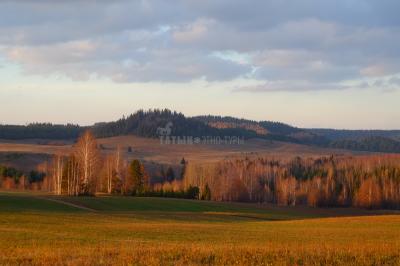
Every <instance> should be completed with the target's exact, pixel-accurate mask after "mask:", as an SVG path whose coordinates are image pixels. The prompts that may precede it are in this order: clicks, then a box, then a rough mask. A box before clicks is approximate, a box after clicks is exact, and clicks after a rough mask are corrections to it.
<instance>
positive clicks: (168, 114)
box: [0, 109, 400, 152]
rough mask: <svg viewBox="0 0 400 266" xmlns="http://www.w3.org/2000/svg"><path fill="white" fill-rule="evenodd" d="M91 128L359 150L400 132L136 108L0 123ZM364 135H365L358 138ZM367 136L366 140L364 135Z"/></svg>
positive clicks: (391, 145)
mask: <svg viewBox="0 0 400 266" xmlns="http://www.w3.org/2000/svg"><path fill="white" fill-rule="evenodd" d="M87 129H90V130H91V131H92V132H93V133H94V135H95V136H97V137H113V136H120V135H137V136H141V137H150V138H157V137H159V136H160V131H159V130H160V129H161V130H163V129H165V130H166V131H164V132H169V133H170V134H171V135H172V136H190V137H200V138H202V137H222V138H223V137H225V136H230V137H239V138H242V139H250V138H263V139H266V140H276V141H283V142H292V143H299V144H307V145H317V146H322V147H331V148H341V149H350V150H359V151H374V152H400V148H399V146H400V142H399V141H397V140H400V133H399V132H400V131H398V130H397V131H396V130H387V131H385V130H331V129H301V128H296V127H293V126H290V125H287V124H284V123H279V122H271V121H261V122H257V121H252V120H247V119H238V118H234V117H221V116H196V117H185V116H184V115H183V114H182V113H177V112H172V111H170V110H168V109H164V110H158V109H155V110H148V111H144V110H139V111H138V112H136V113H134V114H132V115H130V116H128V117H123V118H122V119H119V120H117V121H115V122H107V123H97V124H95V125H93V126H90V127H80V126H78V125H72V124H68V125H53V124H39V123H36V124H29V125H27V126H13V125H0V139H29V138H38V139H40V138H42V139H76V138H77V137H78V136H79V135H80V134H81V133H82V132H84V131H85V130H87ZM360 137H363V138H364V139H360ZM365 137H366V138H365Z"/></svg>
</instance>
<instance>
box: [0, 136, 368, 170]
mask: <svg viewBox="0 0 400 266" xmlns="http://www.w3.org/2000/svg"><path fill="white" fill-rule="evenodd" d="M98 143H99V144H101V145H102V146H103V147H104V150H102V152H103V153H105V154H106V153H110V152H115V150H116V147H117V146H119V147H121V148H123V151H125V152H124V157H125V158H126V159H128V160H131V159H133V158H135V159H140V160H144V161H148V162H150V161H152V162H157V163H163V164H179V162H180V161H181V159H182V157H185V159H187V160H189V161H196V162H213V161H219V160H222V159H226V158H233V157H238V156H243V155H246V156H250V157H251V156H274V157H288V156H289V157H294V156H306V157H307V156H308V157H309V156H324V155H331V154H359V153H360V152H352V151H344V150H335V149H325V148H318V147H313V146H307V145H300V144H293V143H285V142H278V141H266V140H261V139H251V140H245V141H244V144H241V145H222V144H221V145H206V144H198V145H162V144H160V140H158V139H150V138H141V137H136V136H119V137H111V138H103V139H98ZM61 144H65V145H61ZM127 147H132V149H133V152H131V153H128V152H126V150H127ZM71 152H72V144H71V143H70V141H69V142H68V141H64V142H63V141H60V143H57V145H54V143H53V142H46V141H44V140H18V141H10V140H1V139H0V163H2V162H4V160H2V158H1V153H23V154H35V153H36V154H50V155H51V154H55V153H61V154H69V153H71ZM25 162H26V158H25Z"/></svg>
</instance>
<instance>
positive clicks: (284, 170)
mask: <svg viewBox="0 0 400 266" xmlns="http://www.w3.org/2000/svg"><path fill="white" fill-rule="evenodd" d="M0 185H1V187H3V188H7V189H13V188H14V189H33V190H44V191H52V192H54V193H55V194H58V195H62V194H64V195H70V196H79V195H95V194H97V193H107V194H120V195H127V196H160V197H180V198H191V199H200V200H214V201H238V202H258V203H272V204H277V205H292V206H295V205H308V206H312V207H350V206H354V207H363V208H391V209H399V208H400V155H390V154H379V155H362V156H361V155H358V156H348V155H346V156H344V155H343V156H329V157H310V158H305V157H295V158H271V157H259V158H257V157H251V158H248V157H246V158H241V159H239V158H238V159H234V160H233V159H230V160H228V159H226V160H222V161H219V162H215V163H196V162H188V161H186V160H185V159H184V158H182V161H181V163H180V167H179V171H177V170H176V169H175V170H174V169H173V168H172V167H168V168H164V167H163V166H161V168H160V169H159V171H158V173H157V174H155V175H153V176H150V175H149V174H148V171H146V169H145V166H144V163H143V162H141V161H139V160H132V161H127V160H126V159H124V158H123V156H122V155H121V149H120V148H117V149H116V150H115V151H114V152H113V153H109V154H107V155H103V154H101V152H100V147H99V145H98V144H97V141H96V138H95V136H94V135H93V134H92V133H91V132H90V131H86V132H85V133H84V134H83V135H82V136H81V137H80V138H79V139H78V141H77V142H76V143H75V145H74V148H73V152H72V153H71V154H70V155H69V156H65V155H59V154H56V155H54V156H53V158H52V160H50V161H45V162H43V163H42V164H40V165H39V166H38V167H37V169H33V170H32V171H30V172H29V173H23V172H21V171H18V170H17V169H15V168H12V167H4V166H2V167H0Z"/></svg>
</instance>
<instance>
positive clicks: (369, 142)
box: [330, 137, 400, 153]
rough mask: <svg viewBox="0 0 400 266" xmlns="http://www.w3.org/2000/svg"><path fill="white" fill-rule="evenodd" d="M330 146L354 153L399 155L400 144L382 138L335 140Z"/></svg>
mask: <svg viewBox="0 0 400 266" xmlns="http://www.w3.org/2000/svg"><path fill="white" fill-rule="evenodd" d="M330 146H331V147H333V148H340V149H348V150H355V151H372V152H374V151H378V152H389V153H400V142H399V141H396V140H393V139H389V138H384V137H368V138H364V139H360V140H352V139H345V140H337V141H334V142H332V143H331V144H330Z"/></svg>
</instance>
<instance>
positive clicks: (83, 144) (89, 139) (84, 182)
mask: <svg viewBox="0 0 400 266" xmlns="http://www.w3.org/2000/svg"><path fill="white" fill-rule="evenodd" d="M75 156H76V159H77V161H78V164H79V166H80V175H81V176H80V179H81V194H85V195H87V194H94V193H95V187H94V186H95V178H96V174H97V172H98V166H99V162H100V153H99V150H98V147H97V142H96V139H95V137H94V136H93V134H92V133H91V132H90V131H86V132H85V133H83V135H82V136H81V137H80V138H79V140H78V142H77V144H76V145H75Z"/></svg>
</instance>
